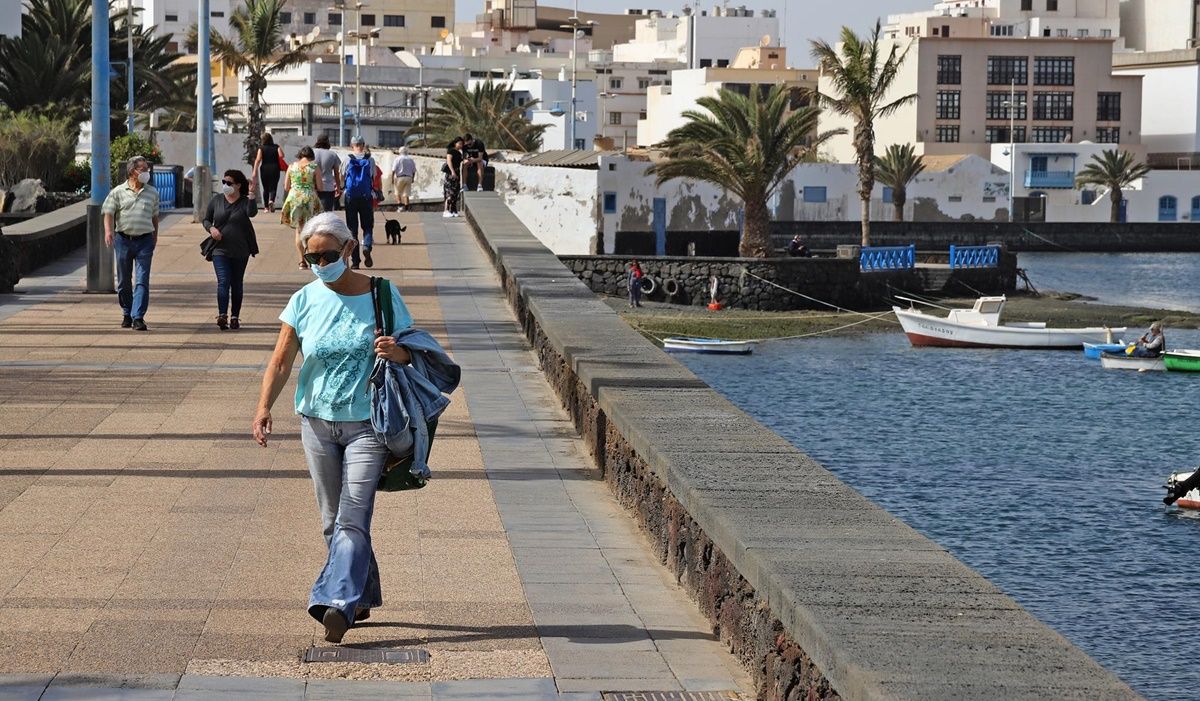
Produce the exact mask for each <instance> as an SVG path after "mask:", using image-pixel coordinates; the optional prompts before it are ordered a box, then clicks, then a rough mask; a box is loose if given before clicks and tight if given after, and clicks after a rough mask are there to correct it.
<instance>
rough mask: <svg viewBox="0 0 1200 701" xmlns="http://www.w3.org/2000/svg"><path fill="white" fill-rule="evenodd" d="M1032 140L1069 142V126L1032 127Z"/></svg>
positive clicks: (1039, 141) (1044, 142)
mask: <svg viewBox="0 0 1200 701" xmlns="http://www.w3.org/2000/svg"><path fill="white" fill-rule="evenodd" d="M1032 141H1033V143H1035V144H1069V143H1071V141H1073V139H1072V138H1071V128H1070V127H1034V128H1033V139H1032Z"/></svg>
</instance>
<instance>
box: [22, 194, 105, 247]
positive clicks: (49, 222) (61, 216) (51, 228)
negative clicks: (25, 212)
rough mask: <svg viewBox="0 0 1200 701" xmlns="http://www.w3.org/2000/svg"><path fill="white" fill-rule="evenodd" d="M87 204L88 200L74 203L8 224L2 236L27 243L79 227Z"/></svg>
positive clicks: (84, 216) (84, 219)
mask: <svg viewBox="0 0 1200 701" xmlns="http://www.w3.org/2000/svg"><path fill="white" fill-rule="evenodd" d="M89 203H90V200H84V201H82V202H76V203H75V204H72V205H68V206H66V207H62V208H60V209H56V210H54V211H53V212H47V213H46V214H42V215H39V216H36V217H31V218H29V219H26V220H25V221H23V222H20V223H17V224H9V225H7V226H5V227H4V235H5V236H11V237H13V238H21V239H24V240H27V241H36V240H37V239H41V238H45V237H47V236H53V235H54V234H57V233H59V232H60V231H63V230H64V229H69V228H71V227H73V226H79V225H80V224H82V223H84V222H86V221H87V208H88V204H89Z"/></svg>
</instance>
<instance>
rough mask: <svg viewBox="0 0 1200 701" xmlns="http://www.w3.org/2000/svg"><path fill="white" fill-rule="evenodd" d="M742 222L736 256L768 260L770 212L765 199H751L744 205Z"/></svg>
mask: <svg viewBox="0 0 1200 701" xmlns="http://www.w3.org/2000/svg"><path fill="white" fill-rule="evenodd" d="M745 206H746V209H745V217H744V219H743V221H742V241H741V243H740V244H739V245H738V255H740V256H742V257H743V258H769V257H770V256H771V252H772V250H773V249H772V247H771V212H770V210H768V209H767V200H766V198H765V197H756V198H752V199H751V200H750V201H747V202H746V203H745Z"/></svg>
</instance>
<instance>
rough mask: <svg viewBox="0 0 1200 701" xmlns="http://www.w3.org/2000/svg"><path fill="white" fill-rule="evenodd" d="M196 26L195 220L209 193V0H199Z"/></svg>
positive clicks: (193, 197)
mask: <svg viewBox="0 0 1200 701" xmlns="http://www.w3.org/2000/svg"><path fill="white" fill-rule="evenodd" d="M198 4H199V12H198V14H199V22H198V24H197V27H196V34H197V44H198V46H197V52H196V172H195V175H194V176H193V178H192V205H193V208H194V209H193V218H194V221H202V220H203V219H204V212H205V208H206V207H208V200H209V197H210V196H211V195H212V171H211V166H210V163H211V162H212V119H213V116H212V47H211V46H210V44H209V31H210V29H209V23H210V15H209V10H208V8H209V2H208V0H198Z"/></svg>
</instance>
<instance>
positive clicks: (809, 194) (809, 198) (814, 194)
mask: <svg viewBox="0 0 1200 701" xmlns="http://www.w3.org/2000/svg"><path fill="white" fill-rule="evenodd" d="M825 197H826V190H825V188H824V187H823V186H822V187H812V186H805V188H804V201H805V202H806V203H808V204H824V203H825Z"/></svg>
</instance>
